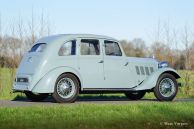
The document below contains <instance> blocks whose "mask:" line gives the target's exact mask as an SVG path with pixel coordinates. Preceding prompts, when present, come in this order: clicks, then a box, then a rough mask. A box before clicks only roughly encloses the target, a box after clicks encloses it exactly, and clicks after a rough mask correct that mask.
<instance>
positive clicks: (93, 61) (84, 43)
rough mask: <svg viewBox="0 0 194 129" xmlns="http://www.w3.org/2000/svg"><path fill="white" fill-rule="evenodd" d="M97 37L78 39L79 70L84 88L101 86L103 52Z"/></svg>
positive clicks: (102, 81) (102, 78)
mask: <svg viewBox="0 0 194 129" xmlns="http://www.w3.org/2000/svg"><path fill="white" fill-rule="evenodd" d="M101 48H102V45H101V43H100V41H99V40H98V39H92V38H80V39H79V52H80V54H79V59H78V62H79V71H80V74H81V76H82V83H83V84H82V88H83V89H84V90H87V89H88V90H89V89H95V88H101V87H103V83H104V74H103V53H102V49H101Z"/></svg>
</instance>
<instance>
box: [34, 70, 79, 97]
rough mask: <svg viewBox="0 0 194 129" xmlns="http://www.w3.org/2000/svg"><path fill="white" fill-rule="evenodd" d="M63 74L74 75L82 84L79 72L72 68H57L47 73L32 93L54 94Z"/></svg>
mask: <svg viewBox="0 0 194 129" xmlns="http://www.w3.org/2000/svg"><path fill="white" fill-rule="evenodd" d="M63 73H72V74H74V75H76V76H77V77H78V78H79V80H80V83H81V82H82V78H81V76H80V74H79V72H78V71H77V70H75V69H73V68H71V67H57V68H54V69H52V70H50V71H49V72H48V73H46V74H45V75H44V76H43V77H42V78H41V79H40V80H39V81H38V82H37V83H36V85H35V86H34V87H33V88H32V90H31V91H32V92H34V93H53V92H54V87H55V83H56V80H57V78H58V77H59V76H60V75H61V74H63Z"/></svg>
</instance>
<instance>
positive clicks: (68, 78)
mask: <svg viewBox="0 0 194 129" xmlns="http://www.w3.org/2000/svg"><path fill="white" fill-rule="evenodd" d="M78 94H79V82H78V80H77V78H76V77H75V76H74V75H72V74H62V75H61V76H59V77H58V79H57V81H56V84H55V89H54V93H53V98H54V100H55V101H56V102H58V103H71V102H74V101H75V100H76V98H77V96H78Z"/></svg>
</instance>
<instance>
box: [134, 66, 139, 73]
mask: <svg viewBox="0 0 194 129" xmlns="http://www.w3.org/2000/svg"><path fill="white" fill-rule="evenodd" d="M135 69H136V73H137V75H140V71H139V67H138V66H135Z"/></svg>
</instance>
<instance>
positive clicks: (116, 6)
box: [0, 0, 194, 42]
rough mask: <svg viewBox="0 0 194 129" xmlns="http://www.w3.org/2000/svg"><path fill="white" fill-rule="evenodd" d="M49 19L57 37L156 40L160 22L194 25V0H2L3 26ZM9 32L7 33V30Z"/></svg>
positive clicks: (0, 12) (180, 26)
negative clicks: (33, 18)
mask: <svg viewBox="0 0 194 129" xmlns="http://www.w3.org/2000/svg"><path fill="white" fill-rule="evenodd" d="M32 9H33V12H34V15H39V16H40V15H41V13H42V12H43V13H44V14H46V15H47V16H48V17H49V20H50V21H51V25H52V27H53V30H54V33H55V34H61V33H89V34H90V33H91V34H100V35H107V36H111V37H114V38H117V39H118V40H121V39H126V40H132V39H134V38H142V39H144V40H145V41H147V42H150V41H151V40H153V37H154V36H153V35H154V30H155V29H156V28H157V25H158V22H159V21H160V22H161V21H162V22H166V21H168V22H169V23H170V24H171V25H172V26H173V27H176V28H183V27H184V25H185V24H190V25H193V24H194V0H0V14H1V19H2V23H3V25H6V24H7V25H8V24H9V22H11V21H15V20H14V19H17V18H18V16H20V17H22V19H30V17H31V14H32ZM4 31H6V30H4Z"/></svg>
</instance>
